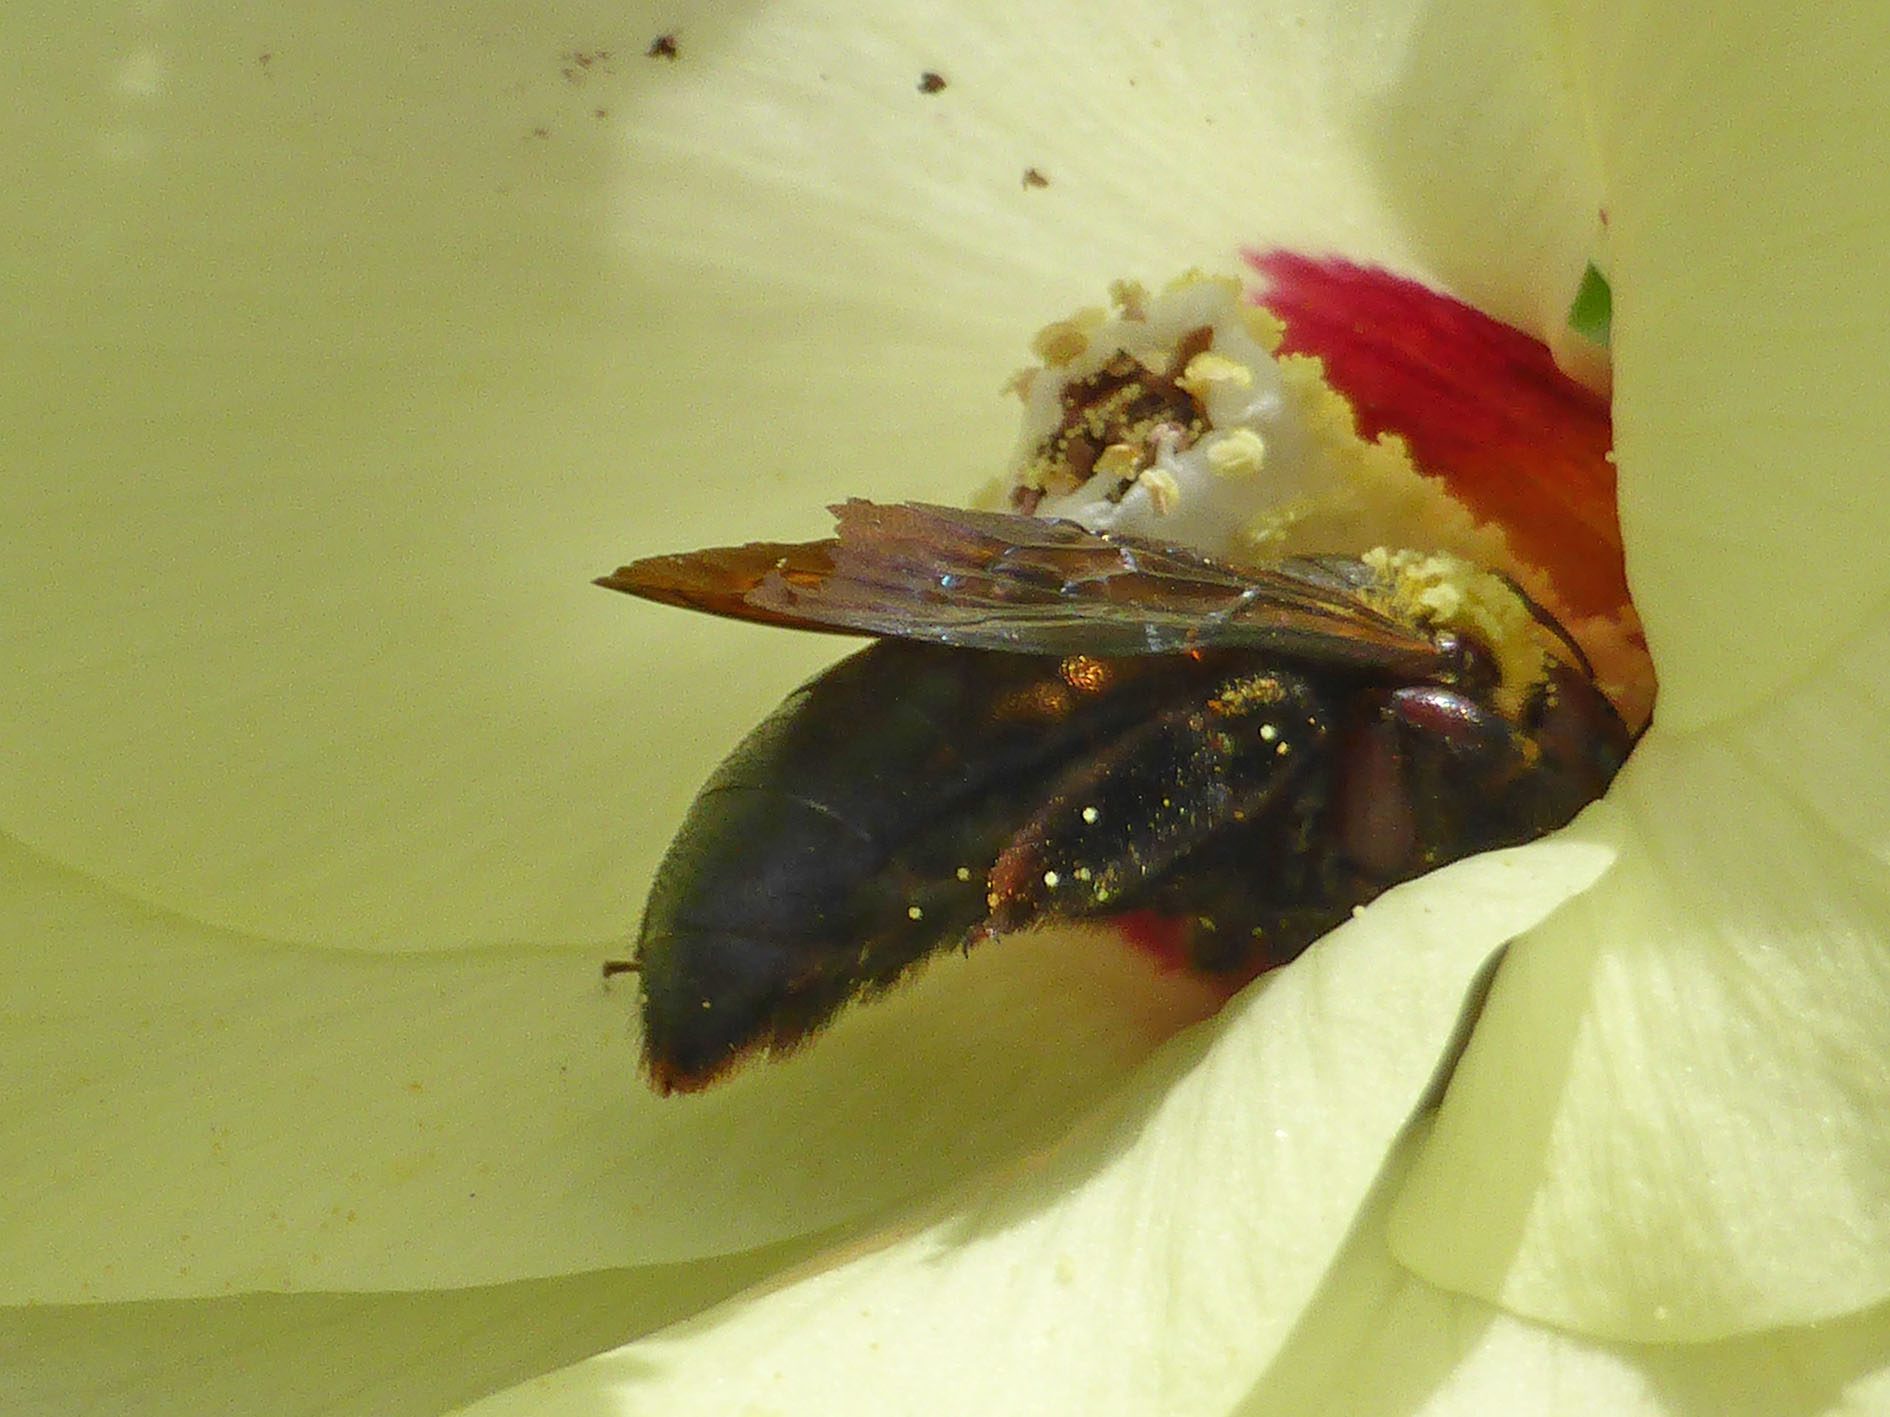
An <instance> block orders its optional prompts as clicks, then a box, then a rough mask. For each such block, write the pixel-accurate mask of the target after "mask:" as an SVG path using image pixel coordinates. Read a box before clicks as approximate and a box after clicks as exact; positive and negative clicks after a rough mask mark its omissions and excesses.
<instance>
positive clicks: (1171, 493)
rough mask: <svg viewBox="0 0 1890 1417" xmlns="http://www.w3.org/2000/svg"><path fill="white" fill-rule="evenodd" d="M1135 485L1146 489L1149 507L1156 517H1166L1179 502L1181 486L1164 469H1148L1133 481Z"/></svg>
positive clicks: (1171, 474)
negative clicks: (1153, 510)
mask: <svg viewBox="0 0 1890 1417" xmlns="http://www.w3.org/2000/svg"><path fill="white" fill-rule="evenodd" d="M1135 485H1136V486H1137V487H1146V488H1147V489H1148V502H1149V505H1150V506H1151V507H1153V508H1154V509H1155V515H1156V516H1158V517H1165V516H1167V515H1168V514H1169V513H1170V512H1172V511H1174V509H1175V505H1176V504H1177V503H1178V502H1180V501H1181V484H1180V483H1179V482H1177V481H1175V475H1174V473H1172V472H1170V471H1168V469H1166V468H1161V467H1152V468H1150V469H1149V470H1148V471H1147V472H1145V473H1143V474H1142V475H1141V476H1140V477H1138V478H1136V479H1135Z"/></svg>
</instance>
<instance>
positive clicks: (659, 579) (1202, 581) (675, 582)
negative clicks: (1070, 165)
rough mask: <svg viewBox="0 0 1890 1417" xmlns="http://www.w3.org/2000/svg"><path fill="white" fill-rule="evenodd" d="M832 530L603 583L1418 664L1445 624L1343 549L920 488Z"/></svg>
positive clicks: (858, 619) (740, 607) (1397, 665)
mask: <svg viewBox="0 0 1890 1417" xmlns="http://www.w3.org/2000/svg"><path fill="white" fill-rule="evenodd" d="M832 510H833V512H834V518H835V522H836V528H835V531H836V534H835V535H834V536H833V537H832V538H831V539H829V540H825V541H813V542H802V543H776V542H753V543H750V544H748V545H746V546H737V547H720V548H715V549H711V550H707V551H693V552H685V553H682V554H679V555H670V556H654V557H650V558H649V559H647V560H642V561H636V562H632V563H631V564H630V565H628V566H624V567H622V568H621V569H619V570H618V571H617V572H616V573H615V574H613V575H609V576H605V577H602V578H600V579H599V580H598V582H597V583H598V584H599V585H602V586H607V587H609V588H610V589H612V590H620V591H624V592H626V593H627V594H630V595H637V596H642V597H643V598H645V599H647V600H656V601H661V602H664V603H665V604H670V605H681V606H686V607H687V608H689V609H692V610H702V611H706V612H708V613H709V614H713V615H723V616H728V617H732V618H735V619H741V620H755V621H760V622H762V623H764V624H772V625H786V626H793V627H796V628H800V629H808V630H825V631H830V632H839V633H851V634H863V635H880V636H886V637H890V638H896V639H907V640H923V641H930V642H933V643H937V644H947V645H957V646H961V647H964V648H969V649H985V650H1001V651H1006V652H1009V653H1013V654H1038V655H1071V654H1086V655H1096V656H1116V655H1150V654H1181V653H1187V652H1189V651H1192V650H1206V649H1236V648H1239V649H1259V650H1269V651H1272V652H1274V653H1278V654H1282V655H1290V656H1292V657H1294V658H1297V659H1305V660H1312V661H1317V662H1319V663H1325V664H1343V665H1355V666H1358V667H1361V668H1369V669H1375V670H1383V671H1387V672H1396V673H1401V674H1411V675H1414V676H1421V675H1424V674H1426V673H1429V672H1431V671H1433V670H1435V669H1437V668H1438V667H1439V666H1440V665H1441V664H1442V663H1443V662H1444V655H1443V654H1442V652H1441V651H1440V650H1439V648H1438V645H1437V643H1436V641H1435V640H1434V639H1433V637H1432V636H1431V635H1430V634H1429V633H1427V632H1426V631H1425V630H1423V629H1422V628H1421V627H1418V626H1414V625H1410V624H1407V623H1405V622H1404V621H1402V620H1400V619H1397V618H1396V617H1394V616H1392V615H1389V614H1387V613H1385V612H1384V611H1382V610H1380V609H1378V608H1377V607H1376V606H1375V605H1374V604H1373V603H1372V598H1371V596H1370V594H1369V591H1370V590H1371V589H1372V588H1373V587H1374V586H1375V584H1376V581H1375V578H1374V576H1373V573H1372V572H1371V571H1370V570H1369V569H1368V568H1367V567H1366V566H1365V565H1364V564H1363V563H1361V562H1359V561H1356V560H1352V559H1349V558H1346V557H1337V556H1321V557H1297V558H1294V559H1291V560H1286V561H1281V562H1278V563H1276V564H1274V565H1271V566H1267V567H1263V568H1259V569H1255V570H1236V569H1234V568H1233V567H1230V566H1226V565H1223V564H1221V563H1220V562H1218V561H1214V560H1212V559H1210V558H1208V557H1206V556H1202V555H1200V554H1199V553H1197V552H1193V551H1189V550H1186V549H1184V548H1181V547H1175V546H1165V545H1162V544H1161V543H1159V542H1154V541H1147V540H1144V539H1142V538H1140V537H1135V536H1127V535H1123V534H1120V533H1100V532H1093V531H1089V530H1087V529H1085V528H1083V527H1080V526H1078V525H1076V524H1075V523H1073V522H1065V521H1051V520H1045V519H1042V518H1037V517H1026V516H1016V515H1012V514H1009V513H1002V512H972V511H963V510H960V509H957V508H952V507H938V506H931V505H928V504H925V503H919V502H905V503H896V504H884V503H876V502H867V501H862V500H857V499H856V500H853V501H848V502H844V503H841V504H840V505H839V506H836V507H834V508H833V509H832Z"/></svg>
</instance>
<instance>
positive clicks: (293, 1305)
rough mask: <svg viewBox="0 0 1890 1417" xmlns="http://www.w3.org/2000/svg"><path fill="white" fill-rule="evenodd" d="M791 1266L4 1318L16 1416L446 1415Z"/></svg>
mask: <svg viewBox="0 0 1890 1417" xmlns="http://www.w3.org/2000/svg"><path fill="white" fill-rule="evenodd" d="M781 1259H782V1256H781V1255H780V1254H779V1253H778V1252H775V1251H764V1252H761V1253H759V1254H756V1255H752V1256H744V1257H742V1258H741V1259H740V1260H722V1261H719V1262H717V1263H714V1264H704V1265H679V1266H674V1267H664V1268H660V1269H647V1270H630V1271H624V1270H613V1271H604V1272H601V1273H595V1274H580V1275H573V1276H570V1277H568V1278H563V1279H546V1280H532V1281H527V1282H522V1283H518V1284H507V1285H500V1286H496V1287H493V1288H486V1289H460V1290H435V1291H432V1292H430V1293H424V1294H295V1295H257V1294H252V1295H245V1296H244V1297H242V1298H236V1299H195V1300H174V1301H170V1302H157V1303H144V1304H96V1305H75V1306H72V1307H58V1306H45V1305H42V1306H36V1307H33V1308H27V1309H0V1352H4V1353H5V1354H6V1363H5V1376H4V1377H0V1392H3V1393H4V1396H5V1399H6V1410H7V1412H8V1413H9V1414H14V1417H26V1414H41V1413H43V1414H46V1417H70V1414H74V1413H105V1412H110V1413H114V1414H122V1417H203V1414H207V1413H231V1414H238V1413H240V1414H252V1413H253V1414H264V1413H266V1414H268V1417H344V1414H359V1417H434V1415H435V1414H437V1413H440V1412H443V1411H446V1410H447V1409H449V1408H451V1407H453V1406H454V1405H456V1404H458V1403H461V1402H466V1401H469V1400H471V1399H473V1398H476V1397H478V1396H480V1395H481V1394H484V1393H487V1392H491V1391H493V1390H494V1389H495V1388H499V1387H502V1386H504V1385H506V1384H508V1383H513V1382H517V1381H520V1380H521V1379H523V1378H525V1377H527V1376H529V1375H530V1374H533V1373H538V1372H543V1371H545V1370H546V1369H548V1368H552V1367H555V1366H556V1365H558V1364H560V1363H568V1362H573V1361H576V1360H577V1359H578V1358H580V1357H582V1356H583V1355H584V1354H586V1353H591V1352H595V1351H596V1350H597V1349H599V1348H601V1347H604V1346H606V1345H608V1344H612V1343H621V1342H623V1341H624V1339H625V1338H626V1336H629V1335H633V1334H637V1333H642V1332H647V1331H648V1330H650V1329H652V1328H654V1327H656V1326H658V1325H660V1324H663V1323H667V1322H670V1321H672V1320H673V1319H675V1318H676V1317H678V1316H679V1315H683V1314H688V1313H690V1312H692V1311H694V1310H696V1309H699V1308H701V1307H703V1306H704V1305H706V1304H710V1303H713V1302H714V1301H715V1300H716V1299H718V1298H720V1297H722V1296H723V1295H725V1294H727V1293H729V1292H730V1291H731V1290H732V1289H734V1288H736V1287H738V1286H740V1285H741V1284H743V1283H748V1282H752V1281H753V1280H754V1279H755V1278H756V1277H758V1276H759V1275H761V1274H763V1273H765V1272H766V1270H767V1268H768V1267H769V1266H771V1265H774V1264H778V1263H779V1262H780V1261H781Z"/></svg>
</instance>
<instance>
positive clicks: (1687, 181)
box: [1569, 0, 1890, 729]
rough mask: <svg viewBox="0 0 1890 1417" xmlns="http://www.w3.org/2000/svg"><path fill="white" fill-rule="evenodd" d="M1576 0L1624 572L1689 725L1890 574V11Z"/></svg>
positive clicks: (1835, 620) (1817, 634)
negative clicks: (1610, 351)
mask: <svg viewBox="0 0 1890 1417" xmlns="http://www.w3.org/2000/svg"><path fill="white" fill-rule="evenodd" d="M1569 8H1570V9H1571V10H1573V11H1574V12H1575V14H1574V16H1573V17H1572V18H1571V19H1570V20H1569V30H1570V33H1571V34H1572V35H1573V36H1574V39H1575V44H1576V53H1575V59H1574V63H1575V66H1576V69H1577V71H1578V72H1579V73H1581V74H1582V76H1583V78H1584V80H1585V83H1586V88H1587V93H1588V97H1589V101H1590V104H1591V108H1592V112H1593V114H1594V123H1595V129H1596V141H1597V144H1598V148H1599V152H1600V160H1601V162H1602V165H1603V168H1604V181H1605V186H1606V194H1607V196H1606V201H1607V206H1608V217H1609V226H1608V230H1609V241H1608V248H1609V251H1610V253H1611V254H1610V258H1609V274H1610V276H1611V277H1612V279H1613V284H1614V326H1613V328H1614V354H1615V447H1616V451H1617V454H1618V457H1619V463H1620V472H1621V515H1622V526H1623V530H1624V533H1625V536H1626V541H1627V548H1628V574H1629V579H1630V581H1631V582H1632V584H1633V588H1634V598H1635V602H1636V604H1637V605H1638V607H1639V609H1640V612H1641V616H1642V619H1643V620H1644V621H1645V624H1646V628H1647V638H1648V642H1649V644H1650V645H1651V646H1652V647H1653V650H1654V655H1655V659H1656V661H1657V663H1658V665H1659V670H1660V707H1659V713H1660V716H1661V719H1662V720H1663V721H1664V722H1665V724H1666V725H1667V727H1668V728H1670V729H1686V728H1691V727H1694V726H1697V725H1699V724H1701V723H1703V722H1707V721H1710V720H1713V719H1716V718H1719V717H1721V716H1724V715H1727V714H1729V713H1732V712H1734V711H1736V710H1737V709H1739V708H1740V707H1742V706H1747V705H1751V704H1754V703H1758V702H1761V701H1763V700H1764V699H1765V698H1766V697H1767V696H1768V695H1769V694H1771V693H1772V692H1773V691H1774V690H1776V689H1777V688H1778V687H1779V686H1781V685H1786V684H1790V683H1791V682H1792V681H1794V680H1795V679H1797V678H1799V677H1800V676H1802V675H1804V674H1806V673H1808V672H1811V671H1812V668H1813V666H1814V665H1816V664H1817V663H1818V662H1819V661H1820V660H1821V658H1822V657H1824V656H1825V655H1826V654H1828V653H1829V652H1830V651H1831V650H1832V649H1833V648H1834V647H1835V646H1836V645H1838V644H1839V643H1841V642H1842V640H1843V639H1844V638H1845V637H1846V636H1847V635H1849V634H1851V633H1853V632H1855V631H1856V629H1857V628H1858V627H1859V625H1860V624H1863V623H1865V622H1866V621H1867V620H1868V619H1870V618H1872V617H1874V616H1875V615H1876V614H1877V613H1878V612H1879V607H1880V606H1881V605H1882V603H1883V600H1884V598H1885V596H1886V595H1890V557H1886V556H1885V555H1884V553H1883V541H1884V534H1885V531H1886V528H1890V512H1887V510H1886V509H1887V508H1890V503H1886V502H1885V499H1884V497H1883V493H1882V486H1881V484H1882V468H1883V466H1884V463H1885V460H1886V457H1890V400H1885V399H1884V398H1883V397H1882V394H1881V389H1880V384H1881V371H1882V370H1883V369H1885V368H1886V367H1890V242H1886V241H1885V240H1884V239H1883V213H1884V209H1885V204H1886V200H1890V185H1886V184H1887V179H1886V178H1885V175H1884V174H1885V173H1886V171H1890V166H1886V158H1887V157H1890V130H1887V129H1886V127H1885V125H1884V123H1883V122H1882V121H1881V119H1882V115H1883V114H1884V113H1886V112H1890V66H1886V65H1885V64H1884V63H1883V62H1882V60H1883V55H1884V54H1885V53H1886V52H1890V10H1886V9H1884V8H1883V7H1881V6H1875V5H1868V4H1846V5H1838V6H1831V7H1822V8H1820V9H1819V10H1818V11H1817V12H1816V14H1815V16H1814V15H1808V14H1806V13H1804V12H1800V11H1796V10H1794V9H1793V8H1792V7H1790V6H1756V7H1742V8H1741V10H1740V12H1739V16H1738V23H1736V24H1731V23H1727V22H1726V10H1725V8H1724V7H1723V6H1719V5H1715V4H1712V3H1710V0H1685V3H1679V4H1666V3H1661V4H1648V3H1643V2H1642V0H1620V2H1619V3H1606V4H1594V5H1588V4H1583V5H1576V6H1571V7H1569Z"/></svg>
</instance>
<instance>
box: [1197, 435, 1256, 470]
mask: <svg viewBox="0 0 1890 1417" xmlns="http://www.w3.org/2000/svg"><path fill="white" fill-rule="evenodd" d="M1266 453H1267V443H1266V439H1264V438H1262V437H1261V436H1260V435H1259V434H1258V433H1256V432H1254V431H1253V429H1251V428H1234V429H1230V430H1229V431H1228V432H1226V433H1223V434H1222V435H1221V436H1220V437H1218V438H1216V439H1215V440H1214V441H1213V442H1212V443H1209V444H1208V450H1207V460H1208V466H1209V467H1211V468H1212V469H1214V471H1215V473H1217V474H1218V475H1219V476H1221V477H1252V476H1254V475H1255V474H1257V473H1258V472H1259V471H1260V465H1261V463H1262V462H1263V461H1264V460H1265V458H1266Z"/></svg>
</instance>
